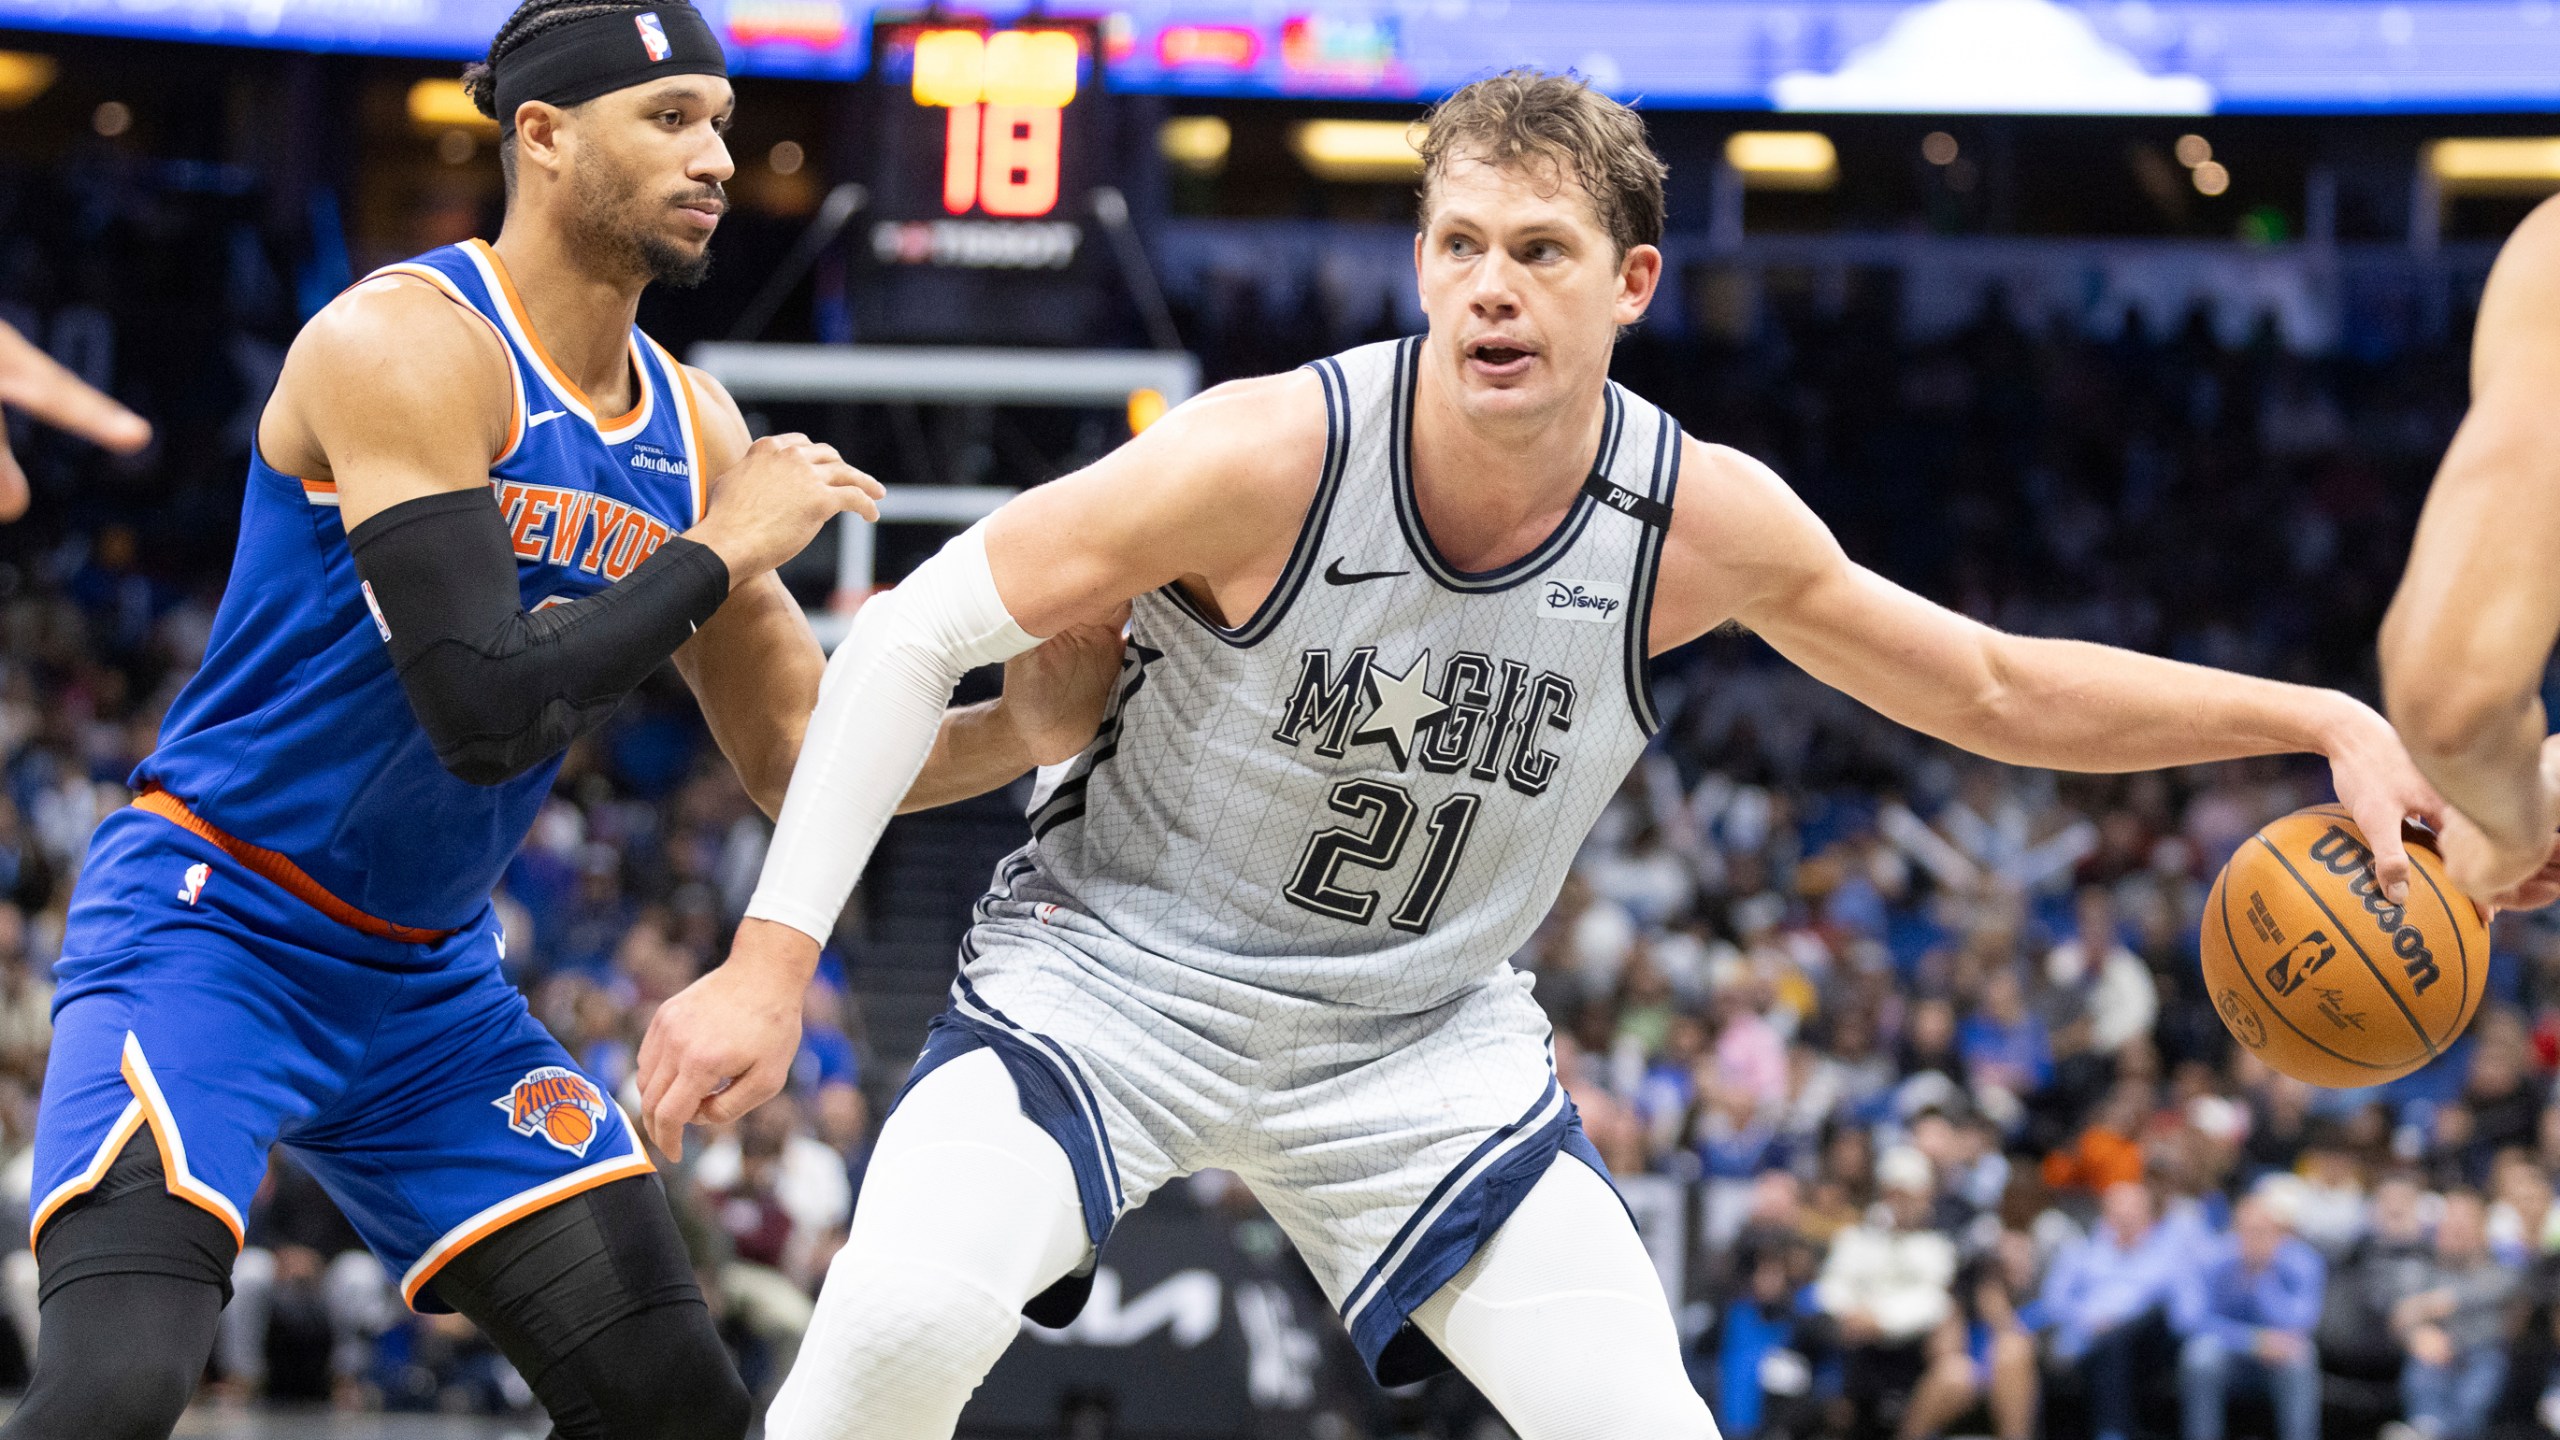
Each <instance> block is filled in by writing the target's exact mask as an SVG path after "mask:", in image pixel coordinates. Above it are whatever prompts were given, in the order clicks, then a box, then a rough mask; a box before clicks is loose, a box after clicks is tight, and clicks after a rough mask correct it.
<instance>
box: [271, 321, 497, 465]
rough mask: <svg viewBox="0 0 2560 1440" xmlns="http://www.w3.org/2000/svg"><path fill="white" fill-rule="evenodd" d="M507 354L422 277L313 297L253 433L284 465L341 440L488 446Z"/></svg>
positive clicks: (322, 456) (325, 455)
mask: <svg viewBox="0 0 2560 1440" xmlns="http://www.w3.org/2000/svg"><path fill="white" fill-rule="evenodd" d="M511 363H513V362H512V361H511V360H510V359H509V358H508V355H507V348H506V345H505V344H504V343H503V342H502V341H500V340H499V339H498V336H497V332H496V331H494V330H492V329H491V328H490V326H489V323H488V321H486V320H485V319H483V318H482V317H481V316H480V315H479V314H478V313H477V312H475V311H472V310H469V309H467V308H466V307H464V306H463V305H461V304H460V303H458V302H457V301H455V300H453V299H452V298H451V297H449V296H447V295H446V294H445V293H444V292H443V291H441V290H439V289H437V288H436V287H435V286H433V285H431V284H429V283H428V282H426V281H424V280H420V279H417V278H415V277H412V276H405V275H386V276H378V277H376V278H374V279H371V280H367V281H365V282H363V283H362V284H359V285H357V286H355V287H354V288H352V289H350V290H348V291H346V292H345V293H344V294H341V295H340V296H338V297H337V298H336V299H334V300H332V301H330V302H329V303H328V304H327V305H324V306H322V307H321V309H320V313H318V314H317V315H314V316H312V317H311V319H310V321H309V322H308V323H306V324H305V325H304V326H303V327H302V332H301V333H300V334H299V335H297V336H295V337H294V341H293V347H292V349H291V350H289V351H287V352H286V355H285V365H284V373H283V375H282V376H281V377H279V379H278V381H277V384H276V392H275V396H274V399H273V400H272V401H271V402H270V404H269V406H268V411H267V416H266V419H265V421H264V422H262V425H261V440H260V443H261V444H262V445H267V446H271V447H274V448H273V449H271V450H270V452H269V459H270V460H271V461H281V462H282V463H285V464H286V466H287V468H288V469H291V470H294V471H295V473H307V472H309V471H311V470H313V469H315V468H326V467H328V466H330V465H331V464H332V463H334V462H333V460H332V453H333V451H334V449H335V448H336V447H338V446H340V445H343V444H349V443H352V444H355V445H357V446H359V447H361V448H373V447H375V446H378V445H386V444H387V445H393V446H397V447H406V448H414V447H415V446H416V445H417V444H420V443H428V444H431V445H432V444H441V443H442V442H443V441H444V440H445V439H448V438H449V439H453V440H456V441H459V440H461V439H462V438H463V437H472V443H474V444H479V445H484V446H486V447H487V451H486V453H489V454H495V453H496V452H497V450H498V448H499V447H501V446H503V445H504V444H505V436H506V434H507V430H508V426H509V424H510V423H511V421H512V420H513V417H514V406H515V398H514V395H515V392H514V387H513V385H512V384H511V383H510V382H509V380H508V378H507V367H508V366H509V365H510V364H511ZM403 437H405V439H404V438H403ZM337 458H340V459H343V458H345V457H344V456H339V457H337Z"/></svg>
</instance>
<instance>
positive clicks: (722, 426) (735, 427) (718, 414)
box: [676, 365, 754, 475]
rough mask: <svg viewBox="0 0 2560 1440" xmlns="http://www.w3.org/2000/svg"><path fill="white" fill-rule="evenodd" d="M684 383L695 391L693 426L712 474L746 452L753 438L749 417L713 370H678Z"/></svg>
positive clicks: (690, 367)
mask: <svg viewBox="0 0 2560 1440" xmlns="http://www.w3.org/2000/svg"><path fill="white" fill-rule="evenodd" d="M676 368H677V370H678V371H679V372H680V373H681V374H682V376H683V378H684V383H685V385H686V387H687V388H688V389H690V390H691V391H692V392H693V414H694V423H695V425H697V426H698V427H699V438H700V439H701V441H702V463H703V465H704V467H705V468H706V469H708V470H709V471H710V472H711V473H712V474H713V475H717V474H719V473H720V472H721V471H723V470H726V469H728V468H729V467H730V466H731V465H734V464H736V463H737V462H738V457H740V456H742V455H744V454H746V453H747V447H748V446H749V445H750V444H753V443H754V437H752V436H750V435H749V434H748V433H747V417H746V416H745V414H743V413H742V412H740V410H739V409H738V402H737V399H736V397H734V396H732V395H731V394H730V393H729V387H728V386H726V385H723V384H721V383H720V381H719V378H718V377H717V376H714V375H713V374H712V373H711V372H710V371H708V370H703V369H699V368H697V367H695V366H692V365H679V366H677V367H676Z"/></svg>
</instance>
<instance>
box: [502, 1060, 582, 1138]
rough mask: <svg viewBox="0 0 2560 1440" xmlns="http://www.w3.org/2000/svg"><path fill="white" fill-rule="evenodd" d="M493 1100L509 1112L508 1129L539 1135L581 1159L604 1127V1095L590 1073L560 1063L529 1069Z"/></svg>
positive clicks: (527, 1134) (521, 1133)
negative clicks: (513, 1085) (509, 1088)
mask: <svg viewBox="0 0 2560 1440" xmlns="http://www.w3.org/2000/svg"><path fill="white" fill-rule="evenodd" d="M490 1103H491V1104H494V1105H496V1106H497V1107H498V1108H499V1109H501V1110H504V1111H506V1112H507V1128H508V1129H510V1130H513V1131H514V1132H516V1133H517V1134H519V1135H523V1136H526V1137H528V1138H530V1137H533V1136H539V1137H541V1138H542V1139H543V1140H545V1141H547V1142H549V1144H550V1145H551V1146H552V1148H554V1149H558V1150H566V1151H568V1152H569V1153H570V1154H572V1155H575V1156H577V1157H578V1158H579V1159H581V1160H583V1159H585V1158H586V1156H587V1147H588V1146H590V1145H592V1144H594V1143H595V1140H596V1136H597V1134H598V1133H599V1132H601V1131H602V1130H603V1129H604V1096H603V1095H601V1094H599V1093H598V1092H597V1090H596V1087H595V1086H594V1085H593V1084H592V1083H590V1082H589V1081H588V1079H587V1077H586V1076H584V1075H581V1074H579V1073H578V1072H577V1071H575V1070H564V1069H562V1068H561V1067H559V1066H557V1065H545V1066H543V1067H542V1068H541V1069H539V1070H535V1071H532V1072H530V1073H528V1074H527V1075H526V1076H525V1077H524V1078H523V1079H521V1080H519V1081H517V1082H516V1083H515V1088H514V1089H512V1090H509V1091H508V1092H507V1093H506V1094H505V1095H503V1096H501V1097H499V1098H498V1099H496V1100H494V1101H491V1102H490Z"/></svg>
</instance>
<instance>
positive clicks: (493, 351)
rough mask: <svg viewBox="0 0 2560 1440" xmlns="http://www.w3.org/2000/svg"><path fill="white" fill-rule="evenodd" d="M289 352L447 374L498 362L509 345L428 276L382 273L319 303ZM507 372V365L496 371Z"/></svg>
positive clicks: (339, 362)
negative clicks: (457, 368) (434, 283)
mask: <svg viewBox="0 0 2560 1440" xmlns="http://www.w3.org/2000/svg"><path fill="white" fill-rule="evenodd" d="M292 355H293V358H294V359H297V360H311V361H317V362H321V363H325V364H327V365H329V366H330V367H331V369H332V371H333V373H349V372H348V371H347V370H345V369H342V368H341V367H354V368H355V369H357V370H361V371H363V372H366V373H388V374H416V375H418V376H420V377H422V378H437V377H443V378H450V376H451V375H452V373H453V369H454V367H456V366H461V367H468V368H474V369H476V368H480V367H484V366H485V367H499V366H503V365H505V364H506V363H507V353H506V347H505V346H504V345H503V344H501V343H500V342H499V340H498V336H497V332H496V331H494V330H492V329H490V328H489V322H488V321H487V320H485V319H483V318H481V317H480V315H479V314H478V313H477V312H475V311H472V310H469V309H467V308H465V307H464V306H463V305H462V304H460V303H459V302H457V301H455V300H454V299H453V298H452V297H450V296H448V295H446V294H445V293H444V292H443V291H441V290H438V289H437V288H436V287H435V286H433V285H431V284H429V283H427V282H426V281H424V280H421V279H418V278H416V277H414V276H409V275H382V276H376V277H374V278H373V279H370V280H367V281H364V282H363V283H361V284H359V285H356V286H355V287H353V288H351V289H349V290H347V291H346V292H345V293H343V294H341V295H339V296H338V298H336V299H334V300H332V301H330V302H329V303H328V304H326V305H324V306H322V307H320V313H319V314H317V315H314V316H312V317H311V319H310V321H309V322H308V323H306V324H305V325H304V326H303V327H302V333H301V334H300V335H298V336H296V337H295V338H294V342H293V351H292ZM499 373H501V374H503V372H502V371H501V372H499Z"/></svg>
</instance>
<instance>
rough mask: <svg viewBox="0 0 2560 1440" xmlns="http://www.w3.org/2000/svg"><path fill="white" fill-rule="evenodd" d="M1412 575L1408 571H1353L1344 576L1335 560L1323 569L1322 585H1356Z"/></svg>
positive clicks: (1340, 565) (1338, 562)
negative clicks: (1364, 581)
mask: <svg viewBox="0 0 2560 1440" xmlns="http://www.w3.org/2000/svg"><path fill="white" fill-rule="evenodd" d="M1412 573H1413V572H1412V571H1410V570H1355V571H1352V572H1351V573H1349V574H1345V573H1343V569H1342V562H1341V561H1339V560H1336V561H1334V562H1333V563H1332V564H1330V565H1327V566H1326V567H1324V583H1326V584H1327V585H1357V584H1359V583H1360V582H1361V581H1363V580H1390V579H1393V578H1395V577H1396V576H1398V575H1410V574H1412Z"/></svg>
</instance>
